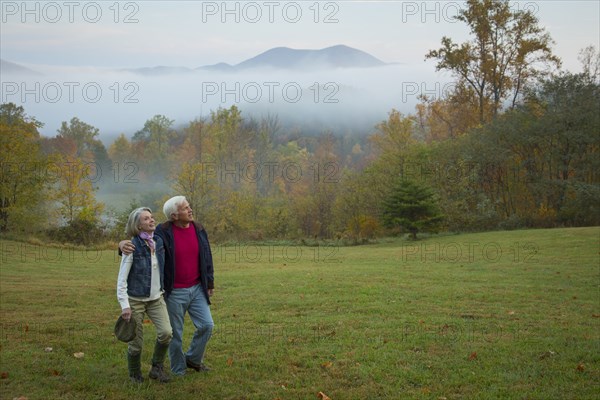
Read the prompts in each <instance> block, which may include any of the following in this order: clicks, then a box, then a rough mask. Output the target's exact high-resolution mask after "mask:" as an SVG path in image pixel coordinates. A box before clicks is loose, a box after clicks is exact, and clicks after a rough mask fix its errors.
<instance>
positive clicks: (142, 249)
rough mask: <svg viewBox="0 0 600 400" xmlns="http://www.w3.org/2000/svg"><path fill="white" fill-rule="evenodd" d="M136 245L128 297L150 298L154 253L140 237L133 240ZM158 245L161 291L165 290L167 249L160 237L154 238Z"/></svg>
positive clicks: (128, 285) (129, 277)
mask: <svg viewBox="0 0 600 400" xmlns="http://www.w3.org/2000/svg"><path fill="white" fill-rule="evenodd" d="M131 241H132V242H133V244H134V245H135V250H134V251H133V254H132V256H133V262H132V264H131V269H130V270H129V275H128V276H127V295H128V296H131V297H149V296H150V285H151V284H152V253H151V252H150V247H149V246H148V244H147V243H146V241H145V240H142V239H141V238H140V237H139V236H136V237H134V238H133V239H131ZM154 242H155V243H156V258H157V260H158V270H159V271H160V289H161V290H163V289H164V284H163V281H164V270H165V249H164V247H163V240H162V239H161V238H160V237H159V236H156V235H155V236H154Z"/></svg>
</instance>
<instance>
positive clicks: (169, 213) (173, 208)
mask: <svg viewBox="0 0 600 400" xmlns="http://www.w3.org/2000/svg"><path fill="white" fill-rule="evenodd" d="M185 201H186V199H185V196H175V197H171V198H170V199H169V200H167V201H165V204H164V205H163V213H165V217H167V219H168V220H169V221H173V214H177V212H178V211H179V206H180V205H182V204H183V203H184V202H185Z"/></svg>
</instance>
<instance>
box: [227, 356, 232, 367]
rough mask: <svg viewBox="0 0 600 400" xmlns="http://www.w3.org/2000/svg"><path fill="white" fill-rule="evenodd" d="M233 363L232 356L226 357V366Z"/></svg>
mask: <svg viewBox="0 0 600 400" xmlns="http://www.w3.org/2000/svg"><path fill="white" fill-rule="evenodd" d="M232 365H233V358H231V357H229V358H228V359H227V366H229V367H231V366H232Z"/></svg>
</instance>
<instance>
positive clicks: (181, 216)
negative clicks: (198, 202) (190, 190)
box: [175, 201, 194, 224]
mask: <svg viewBox="0 0 600 400" xmlns="http://www.w3.org/2000/svg"><path fill="white" fill-rule="evenodd" d="M175 220H176V221H179V222H181V223H182V224H188V223H190V222H192V221H193V220H194V212H193V211H192V207H190V203H188V202H187V201H184V202H183V203H182V204H180V205H179V207H177V216H176V217H175Z"/></svg>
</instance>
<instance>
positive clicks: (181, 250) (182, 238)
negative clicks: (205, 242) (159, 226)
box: [173, 224, 200, 289]
mask: <svg viewBox="0 0 600 400" xmlns="http://www.w3.org/2000/svg"><path fill="white" fill-rule="evenodd" d="M173 239H174V241H175V281H174V282H173V288H175V289H181V288H189V287H192V286H194V285H197V284H198V283H200V268H199V265H198V262H199V261H198V260H199V259H200V257H199V255H200V249H199V248H198V238H197V237H196V231H195V229H194V226H193V225H192V224H190V225H189V226H188V227H187V228H180V227H178V226H176V225H173Z"/></svg>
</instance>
